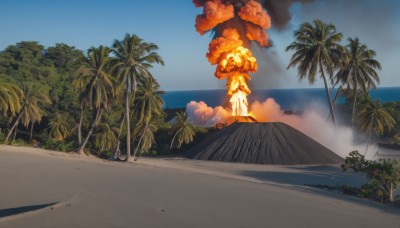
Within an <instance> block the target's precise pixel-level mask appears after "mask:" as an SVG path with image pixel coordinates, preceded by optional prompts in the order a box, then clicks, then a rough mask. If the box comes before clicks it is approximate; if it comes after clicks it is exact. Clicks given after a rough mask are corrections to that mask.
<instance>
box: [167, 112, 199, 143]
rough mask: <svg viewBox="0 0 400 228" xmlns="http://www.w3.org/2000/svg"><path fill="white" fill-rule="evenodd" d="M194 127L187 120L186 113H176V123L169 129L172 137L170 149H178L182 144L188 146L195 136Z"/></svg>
mask: <svg viewBox="0 0 400 228" xmlns="http://www.w3.org/2000/svg"><path fill="white" fill-rule="evenodd" d="M193 129H194V126H193V124H192V123H191V122H190V121H189V119H188V118H187V115H186V112H177V113H176V122H175V124H174V125H173V126H172V128H171V133H172V134H173V135H174V137H173V138H172V141H171V145H170V148H171V149H172V148H178V149H180V148H181V146H182V144H183V143H185V144H188V143H190V142H192V141H193V137H194V136H195V132H194V130H193Z"/></svg>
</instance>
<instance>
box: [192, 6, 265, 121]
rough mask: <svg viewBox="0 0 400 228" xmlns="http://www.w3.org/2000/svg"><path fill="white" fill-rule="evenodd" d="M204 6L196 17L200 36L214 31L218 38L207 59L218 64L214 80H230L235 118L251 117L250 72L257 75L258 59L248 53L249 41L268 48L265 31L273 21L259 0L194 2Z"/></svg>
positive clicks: (230, 97) (212, 45) (212, 44)
mask: <svg viewBox="0 0 400 228" xmlns="http://www.w3.org/2000/svg"><path fill="white" fill-rule="evenodd" d="M193 3H194V4H195V5H196V7H203V8H204V11H203V14H201V15H198V16H197V18H196V30H197V32H198V33H200V35H204V34H205V33H206V32H208V31H211V30H213V32H214V34H215V39H214V40H212V41H211V42H210V45H209V50H208V53H207V55H206V56H207V59H208V61H209V62H210V63H211V64H212V65H217V67H216V71H215V77H217V78H218V79H219V80H223V79H226V80H227V88H228V92H227V95H228V96H229V102H230V104H231V107H230V108H231V109H232V116H248V113H249V111H248V105H249V104H248V101H247V96H248V95H249V94H250V93H251V90H250V88H249V86H248V83H247V82H248V80H251V77H250V75H249V73H255V72H257V68H258V65H257V60H256V58H255V57H254V56H253V53H252V52H251V51H250V50H249V48H250V41H255V42H256V43H258V45H260V46H262V47H268V46H269V40H268V34H267V33H266V32H265V30H266V29H269V28H270V27H271V19H270V17H269V16H268V14H267V11H265V10H264V9H263V7H262V5H261V4H260V1H256V0H193Z"/></svg>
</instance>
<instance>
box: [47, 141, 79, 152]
mask: <svg viewBox="0 0 400 228" xmlns="http://www.w3.org/2000/svg"><path fill="white" fill-rule="evenodd" d="M77 146H78V145H77V143H76V142H75V141H72V142H67V141H61V142H60V141H58V140H57V139H52V138H49V139H48V140H46V141H45V142H44V143H43V144H42V145H41V147H42V148H44V149H47V150H57V151H62V152H69V151H73V150H75V149H76V147H77Z"/></svg>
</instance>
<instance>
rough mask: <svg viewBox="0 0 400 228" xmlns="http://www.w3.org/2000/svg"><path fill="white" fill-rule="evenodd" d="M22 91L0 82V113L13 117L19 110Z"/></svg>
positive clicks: (14, 86)
mask: <svg viewBox="0 0 400 228" xmlns="http://www.w3.org/2000/svg"><path fill="white" fill-rule="evenodd" d="M22 95H23V92H22V90H21V89H20V88H19V87H18V86H16V85H13V84H10V83H3V82H0V112H2V113H3V116H7V114H8V113H10V114H11V116H15V114H16V113H17V112H19V110H20V109H21V103H20V101H21V98H22Z"/></svg>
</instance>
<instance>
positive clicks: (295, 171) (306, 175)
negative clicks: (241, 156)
mask: <svg viewBox="0 0 400 228" xmlns="http://www.w3.org/2000/svg"><path fill="white" fill-rule="evenodd" d="M287 170H288V171H287V172H286V171H282V172H272V171H243V172H241V175H244V176H247V177H252V178H255V179H257V180H260V181H266V182H270V183H276V184H278V185H279V186H283V187H287V188H290V189H296V190H298V191H302V192H306V193H312V194H319V195H321V196H324V197H330V198H334V199H337V200H344V201H346V202H351V203H357V204H361V205H363V206H368V207H373V208H376V209H379V210H382V211H384V212H386V213H390V214H398V215H400V208H397V207H394V206H391V205H386V204H382V203H379V202H375V201H372V200H368V199H362V198H357V197H355V196H350V195H345V194H343V193H341V192H339V191H336V190H333V191H332V190H326V189H318V188H312V187H307V186H306V185H328V186H333V187H335V186H339V185H344V184H348V185H350V186H355V187H359V186H361V185H362V184H365V183H366V182H367V179H366V177H365V175H364V174H361V173H354V172H342V171H341V170H340V168H339V167H335V166H305V167H287Z"/></svg>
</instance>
